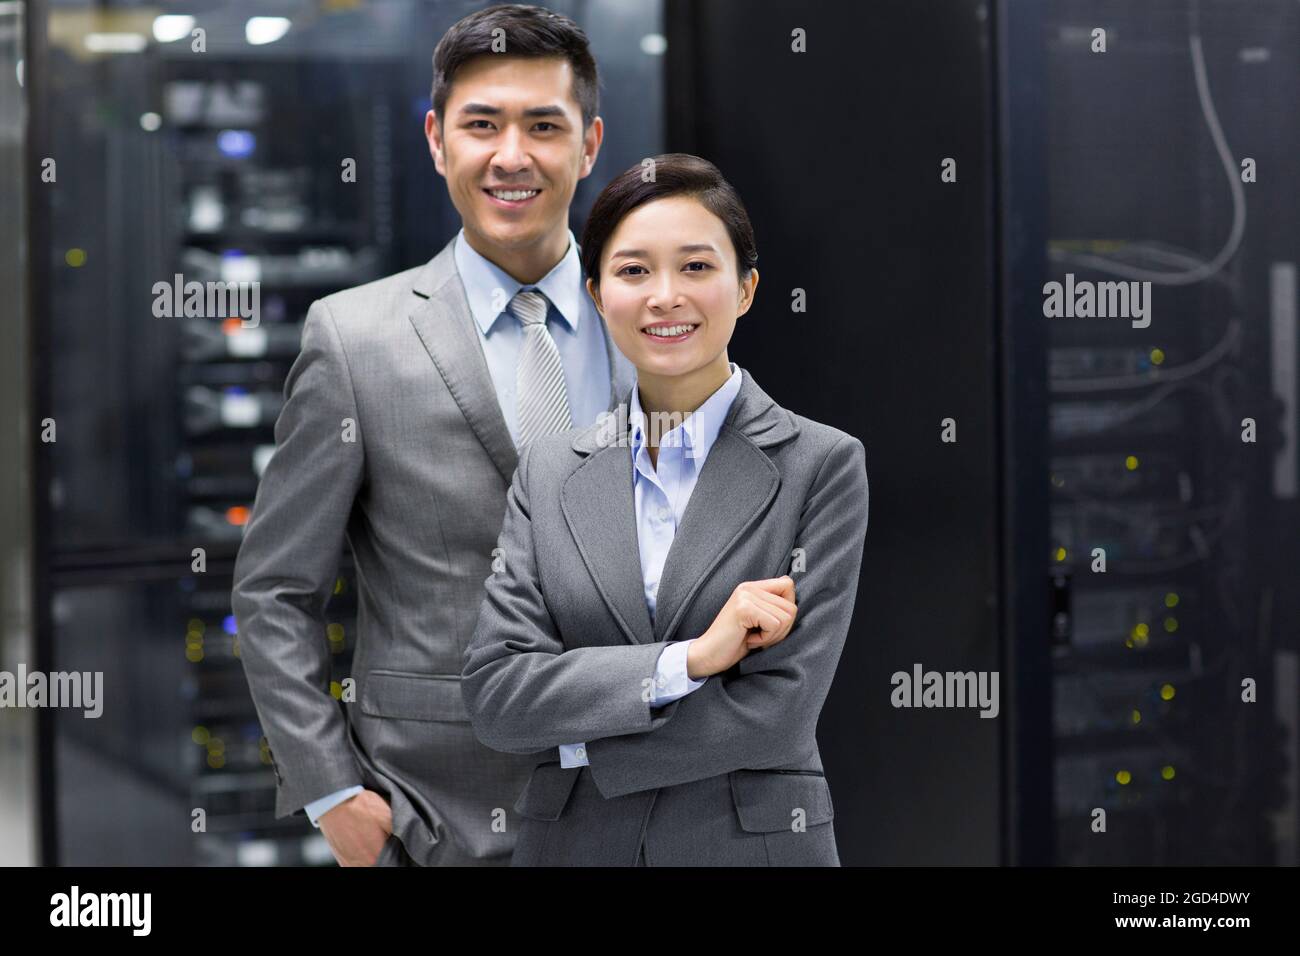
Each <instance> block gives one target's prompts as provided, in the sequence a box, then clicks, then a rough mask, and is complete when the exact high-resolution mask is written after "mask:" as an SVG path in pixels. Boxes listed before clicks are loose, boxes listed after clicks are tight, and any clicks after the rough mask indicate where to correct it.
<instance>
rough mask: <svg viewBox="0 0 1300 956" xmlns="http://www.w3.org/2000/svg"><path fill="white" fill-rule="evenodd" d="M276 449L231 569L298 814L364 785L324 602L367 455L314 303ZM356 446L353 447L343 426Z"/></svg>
mask: <svg viewBox="0 0 1300 956" xmlns="http://www.w3.org/2000/svg"><path fill="white" fill-rule="evenodd" d="M284 392H285V404H284V407H283V409H282V410H281V412H280V416H279V418H278V419H277V421H276V423H275V444H276V448H275V453H274V454H272V456H271V458H270V461H269V462H268V463H267V465H266V469H265V471H264V472H263V474H262V480H261V483H260V485H259V486H258V489H257V500H256V502H255V504H254V507H253V514H252V517H251V519H250V520H249V522H248V524H247V526H246V527H245V531H244V540H243V543H242V545H241V546H240V549H239V557H238V559H237V560H236V562H235V577H234V593H233V596H232V603H233V605H234V611H235V618H236V621H237V625H238V634H239V655H240V660H241V661H242V662H243V665H244V672H245V674H246V675H247V677H248V684H249V688H250V690H251V691H252V696H253V703H254V705H255V706H256V708H257V714H258V718H259V719H260V721H261V724H262V731H263V733H265V734H266V739H267V741H268V743H269V745H270V749H271V754H272V760H273V762H274V764H275V769H276V775H277V778H278V780H279V788H280V801H279V802H280V803H281V805H283V804H288V805H289V806H292V807H294V808H295V809H294V811H293V812H297V808H301V807H304V806H305V805H306V804H307V803H309V802H312V801H315V800H317V799H320V798H322V797H325V796H327V795H331V794H333V793H334V792H335V791H338V790H341V789H344V788H347V787H351V786H354V785H359V784H361V783H362V778H361V772H360V769H359V768H358V767H357V764H356V760H355V758H354V757H353V755H352V749H351V747H350V746H349V744H348V740H347V727H346V723H345V721H344V717H343V714H342V712H341V711H340V710H339V704H338V703H337V701H335V699H334V698H333V697H332V696H331V695H330V691H329V677H330V652H329V647H328V644H327V642H326V639H325V620H324V612H325V604H326V601H327V600H328V599H329V595H330V594H331V592H332V591H333V586H334V580H335V576H336V574H337V572H338V562H339V555H340V552H341V550H342V546H343V538H344V534H345V532H346V529H347V523H348V518H349V516H350V514H351V513H352V503H353V499H354V498H355V496H356V493H357V489H358V488H359V487H360V486H361V481H362V475H363V464H364V451H363V445H362V438H361V437H360V429H359V424H357V423H358V414H357V406H356V400H355V396H354V392H353V388H352V379H351V375H350V373H349V370H348V367H347V358H346V356H345V355H344V352H343V346H342V343H341V341H340V340H339V335H338V330H337V329H336V328H335V325H334V319H333V317H332V316H331V315H330V312H329V308H328V307H327V306H326V305H325V304H324V303H323V302H320V301H316V302H313V303H312V305H311V308H310V309H309V310H308V312H307V320H306V323H305V324H304V326H303V333H302V349H301V351H300V353H299V355H298V357H297V359H296V360H295V361H294V364H293V367H292V369H290V371H289V376H288V378H287V379H286V380H285V385H284ZM345 419H350V420H351V422H352V423H353V437H356V438H357V440H355V441H345V440H344V439H345V437H348V436H345V432H344V420H345Z"/></svg>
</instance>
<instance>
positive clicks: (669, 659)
mask: <svg viewBox="0 0 1300 956" xmlns="http://www.w3.org/2000/svg"><path fill="white" fill-rule="evenodd" d="M698 640H699V638H698V637H693V638H691V639H690V640H689V641H673V642H672V643H671V644H669V645H668V646H667V647H665V648H664V650H663V653H662V654H660V655H659V663H658V664H656V665H655V687H654V691H653V692H652V694H651V697H650V706H651V707H663V706H664V705H665V704H671V703H672V702H673V701H675V700H677V699H678V698H680V697H685V696H686V695H687V694H689V693H690V692H691V691H693V690H698V689H699V688H701V687H703V686H704V682H705V681H706V680H708V678H707V677H702V678H700V679H699V680H693V679H692V678H690V677H688V676H687V674H686V655H687V653H689V651H690V646H691V643H692V641H698Z"/></svg>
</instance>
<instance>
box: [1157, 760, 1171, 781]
mask: <svg viewBox="0 0 1300 956" xmlns="http://www.w3.org/2000/svg"><path fill="white" fill-rule="evenodd" d="M1160 776H1161V777H1163V778H1164V779H1165V780H1173V779H1174V768H1173V767H1171V766H1170V765H1169V764H1165V765H1164V766H1163V767H1161V768H1160Z"/></svg>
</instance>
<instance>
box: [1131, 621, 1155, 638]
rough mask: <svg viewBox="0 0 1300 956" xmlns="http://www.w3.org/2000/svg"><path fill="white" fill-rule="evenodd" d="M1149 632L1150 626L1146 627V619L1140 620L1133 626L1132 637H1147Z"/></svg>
mask: <svg viewBox="0 0 1300 956" xmlns="http://www.w3.org/2000/svg"><path fill="white" fill-rule="evenodd" d="M1150 634H1151V628H1149V627H1147V623H1146V621H1140V622H1138V623H1137V624H1135V625H1134V626H1133V636H1134V637H1147V636H1149V635H1150Z"/></svg>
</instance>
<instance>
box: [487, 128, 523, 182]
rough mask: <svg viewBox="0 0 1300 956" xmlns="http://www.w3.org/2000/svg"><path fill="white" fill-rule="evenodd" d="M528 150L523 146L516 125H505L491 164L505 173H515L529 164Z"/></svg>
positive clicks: (521, 137) (521, 136)
mask: <svg viewBox="0 0 1300 956" xmlns="http://www.w3.org/2000/svg"><path fill="white" fill-rule="evenodd" d="M529 162H530V160H529V157H528V151H527V150H526V149H525V148H524V143H523V135H522V134H521V133H520V132H519V130H518V128H517V127H514V126H507V127H506V129H505V132H503V133H502V134H501V140H500V142H499V143H498V145H497V151H496V155H494V156H493V157H492V165H494V166H496V167H497V168H498V169H500V170H501V171H503V172H506V173H517V172H520V171H521V170H524V169H527V168H528V166H529Z"/></svg>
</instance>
